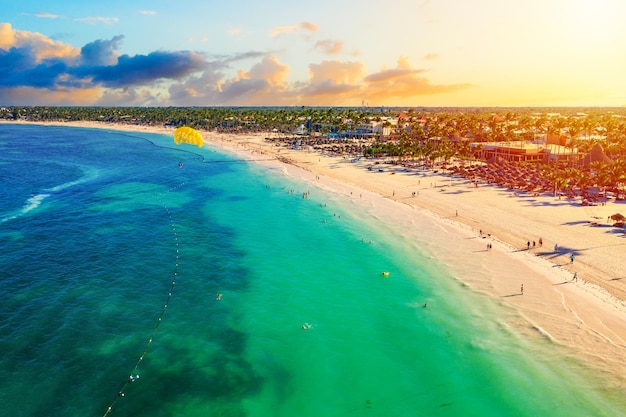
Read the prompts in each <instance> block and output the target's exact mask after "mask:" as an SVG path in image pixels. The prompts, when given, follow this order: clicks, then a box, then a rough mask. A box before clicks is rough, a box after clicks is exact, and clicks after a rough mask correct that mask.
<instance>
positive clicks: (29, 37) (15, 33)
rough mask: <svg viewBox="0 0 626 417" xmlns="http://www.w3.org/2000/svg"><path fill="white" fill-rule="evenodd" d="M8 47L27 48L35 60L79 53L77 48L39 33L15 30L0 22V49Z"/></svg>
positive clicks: (71, 56) (74, 55) (70, 56)
mask: <svg viewBox="0 0 626 417" xmlns="http://www.w3.org/2000/svg"><path fill="white" fill-rule="evenodd" d="M10 48H20V49H28V50H29V51H30V54H31V55H33V58H34V60H35V62H40V61H41V60H43V59H46V58H51V57H56V58H75V57H76V56H78V55H79V54H80V50H79V49H78V48H74V47H72V46H70V45H67V44H65V43H62V42H58V41H54V40H52V39H50V38H48V37H47V36H44V35H41V34H39V33H33V32H26V31H20V30H15V29H13V27H12V26H11V24H10V23H0V50H1V49H6V50H8V49H10Z"/></svg>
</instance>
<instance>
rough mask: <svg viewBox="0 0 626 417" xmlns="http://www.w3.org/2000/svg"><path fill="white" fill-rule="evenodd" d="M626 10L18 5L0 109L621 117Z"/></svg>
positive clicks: (578, 2) (238, 0)
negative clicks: (513, 110)
mask: <svg viewBox="0 0 626 417" xmlns="http://www.w3.org/2000/svg"><path fill="white" fill-rule="evenodd" d="M625 22H626V1H624V0H524V1H512V0H499V1H496V0H472V1H469V0H424V1H419V0H385V1H384V2H383V1H374V0H359V1H352V0H334V1H329V0H317V1H308V2H299V1H293V0H290V1H285V0H273V1H266V2H259V1H252V0H230V1H224V0H180V1H179V0H177V1H172V0H170V1H165V0H150V1H148V0H106V1H97V2H91V1H83V0H56V1H44V0H20V1H12V2H3V6H2V16H1V17H0V105H3V106H10V105H102V106H118V105H121V106H259V105H264V106H272V105H287V106H360V105H362V104H364V105H368V106H370V107H378V106H623V105H626V53H625V50H624V49H625V48H626V26H625V25H626V24H625Z"/></svg>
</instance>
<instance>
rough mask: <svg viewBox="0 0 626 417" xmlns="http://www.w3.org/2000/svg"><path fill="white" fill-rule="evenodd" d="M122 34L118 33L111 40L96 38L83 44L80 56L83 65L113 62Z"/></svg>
mask: <svg viewBox="0 0 626 417" xmlns="http://www.w3.org/2000/svg"><path fill="white" fill-rule="evenodd" d="M123 39H124V36H122V35H118V36H115V37H114V38H113V39H111V40H97V41H94V42H91V43H88V44H87V45H85V46H83V47H82V49H81V50H80V56H81V58H82V60H83V63H84V64H85V65H92V66H93V65H112V64H114V63H115V60H116V56H117V54H116V53H115V52H116V50H117V47H118V45H119V44H120V43H121V42H122V40H123Z"/></svg>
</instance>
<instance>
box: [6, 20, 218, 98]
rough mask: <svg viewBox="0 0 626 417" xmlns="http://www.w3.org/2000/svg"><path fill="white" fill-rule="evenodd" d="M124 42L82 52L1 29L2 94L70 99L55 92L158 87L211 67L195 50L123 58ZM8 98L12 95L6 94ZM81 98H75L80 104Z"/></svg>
mask: <svg viewBox="0 0 626 417" xmlns="http://www.w3.org/2000/svg"><path fill="white" fill-rule="evenodd" d="M122 40H123V37H122V36H115V37H113V38H112V39H110V40H97V41H94V42H91V43H88V44H87V45H85V46H84V47H82V48H81V49H77V48H73V47H71V46H69V45H67V44H63V43H61V42H56V41H52V40H51V39H49V38H47V37H45V36H43V35H41V34H38V33H32V32H26V31H18V30H14V29H13V28H12V27H11V25H9V24H0V42H1V43H0V72H1V73H2V74H3V77H0V89H11V88H15V89H17V88H21V90H19V91H22V92H24V91H30V92H33V91H39V90H44V89H45V90H49V91H47V92H45V91H41V94H37V96H38V97H40V99H41V98H48V99H49V98H52V97H60V99H61V100H66V99H65V97H64V96H63V95H62V94H60V95H53V94H51V92H52V91H59V92H61V91H68V89H75V91H78V89H87V90H92V91H93V89H102V88H113V89H116V88H132V87H138V86H146V85H152V84H153V85H158V83H159V82H161V81H162V80H165V79H179V78H181V77H186V76H188V75H190V74H193V73H194V72H197V71H201V70H203V69H204V68H205V67H206V57H205V56H204V55H201V54H198V53H194V52H190V51H177V52H167V51H157V52H152V53H149V54H147V55H135V56H129V55H119V53H118V52H117V48H118V46H119V44H120V43H121V41H122ZM33 89H35V90H33ZM16 91H17V90H16ZM3 93H5V94H4V96H7V95H6V91H4V92H3ZM80 97H81V95H80V94H77V95H76V98H77V100H78V99H79V98H80Z"/></svg>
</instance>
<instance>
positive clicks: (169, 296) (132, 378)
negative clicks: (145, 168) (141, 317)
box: [102, 184, 184, 417]
mask: <svg viewBox="0 0 626 417" xmlns="http://www.w3.org/2000/svg"><path fill="white" fill-rule="evenodd" d="M182 185H184V184H180V185H179V186H178V187H176V188H179V187H181V186H182ZM172 190H173V188H171V189H169V190H168V192H171V191H172ZM162 204H163V207H164V208H165V211H166V212H167V215H168V218H169V222H170V228H171V230H172V233H173V235H174V243H175V246H176V262H175V267H174V273H173V278H172V283H171V286H170V289H169V291H168V293H167V299H166V301H165V304H163V309H162V310H161V314H160V315H159V317H158V318H157V321H156V324H155V326H154V328H153V329H152V333H151V335H150V338H149V339H148V341H147V342H146V345H145V348H144V350H143V353H142V354H141V356H139V358H138V359H137V362H136V363H135V366H134V367H133V368H132V371H131V372H130V374H129V376H128V379H126V381H125V382H124V383H123V384H122V387H121V388H120V390H119V391H118V392H117V396H116V397H115V398H114V399H113V401H112V402H111V404H110V405H109V407H108V408H107V410H106V411H105V412H104V414H103V415H102V417H106V416H108V415H109V413H111V411H113V407H114V406H115V404H116V403H117V401H118V400H119V399H120V398H122V397H124V396H125V392H124V391H125V390H126V388H127V387H128V385H129V384H131V383H133V382H135V381H137V380H138V379H139V374H137V371H138V369H139V366H140V365H141V362H143V360H144V358H145V357H146V355H147V354H148V349H149V347H150V345H151V344H152V342H153V341H154V337H155V336H156V333H157V331H158V330H159V326H160V325H161V322H162V321H163V317H164V316H165V311H166V310H167V307H168V305H169V303H170V300H171V299H172V293H173V291H174V286H175V285H176V278H177V277H178V261H179V247H178V233H177V231H176V226H175V225H174V220H173V218H172V213H171V211H170V209H169V208H168V207H167V206H166V205H165V204H164V203H163V202H162Z"/></svg>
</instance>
